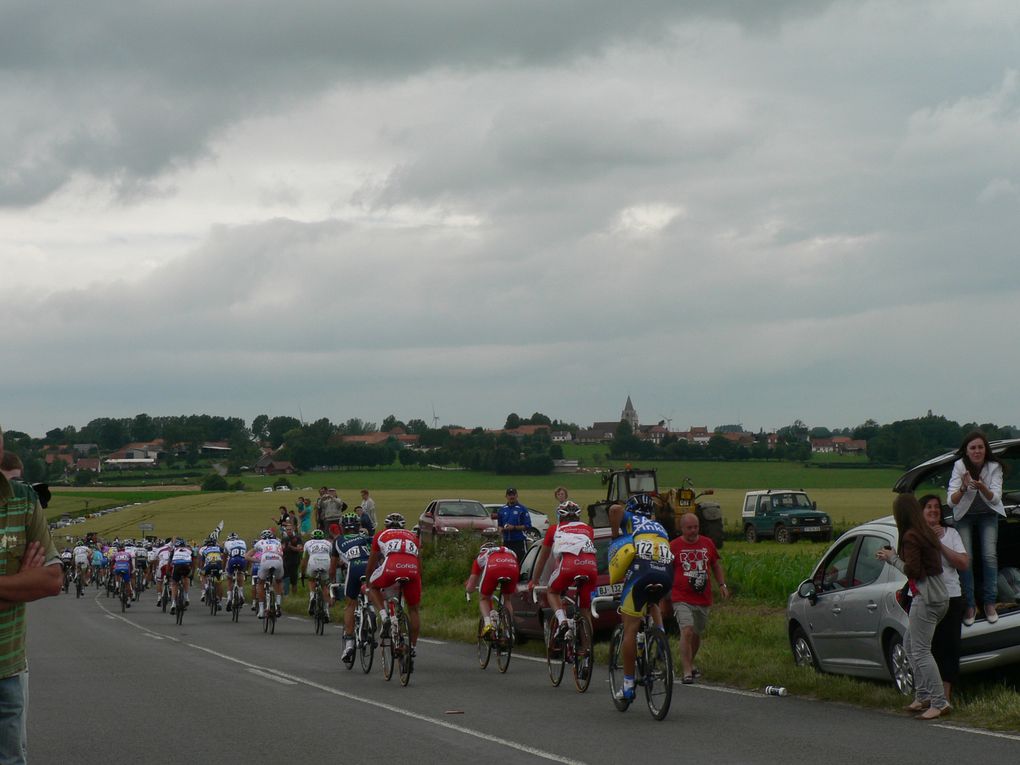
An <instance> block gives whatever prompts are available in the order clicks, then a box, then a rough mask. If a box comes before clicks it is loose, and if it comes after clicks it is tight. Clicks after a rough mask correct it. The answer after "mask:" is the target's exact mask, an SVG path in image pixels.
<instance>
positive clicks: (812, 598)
mask: <svg viewBox="0 0 1020 765" xmlns="http://www.w3.org/2000/svg"><path fill="white" fill-rule="evenodd" d="M797 594H798V595H799V596H800V597H802V598H807V599H808V601H809V602H810V603H811V605H814V604H815V603H817V602H818V588H817V587H815V583H814V582H812V581H811V580H810V579H808V580H807V581H804V582H801V583H800V587H798V588H797Z"/></svg>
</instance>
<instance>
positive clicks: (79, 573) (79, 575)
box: [74, 567, 85, 600]
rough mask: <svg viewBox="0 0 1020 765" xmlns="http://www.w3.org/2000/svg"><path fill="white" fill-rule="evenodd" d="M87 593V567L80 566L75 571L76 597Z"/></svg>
mask: <svg viewBox="0 0 1020 765" xmlns="http://www.w3.org/2000/svg"><path fill="white" fill-rule="evenodd" d="M84 595H85V569H84V568H81V567H79V568H78V569H77V570H76V571H75V572H74V599H75V600H77V599H78V598H81V597H84Z"/></svg>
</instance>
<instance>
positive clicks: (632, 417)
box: [620, 396, 638, 432]
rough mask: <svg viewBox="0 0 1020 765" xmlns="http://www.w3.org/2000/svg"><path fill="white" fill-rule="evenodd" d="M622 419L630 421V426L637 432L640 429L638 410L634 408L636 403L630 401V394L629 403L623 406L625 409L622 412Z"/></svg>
mask: <svg viewBox="0 0 1020 765" xmlns="http://www.w3.org/2000/svg"><path fill="white" fill-rule="evenodd" d="M620 419H621V420H623V421H625V422H629V423H630V427H631V429H632V430H634V431H635V432H636V431H637V429H638V418H637V412H636V411H635V410H634V405H633V404H632V403H630V396H627V403H626V404H625V405H624V407H623V411H622V412H621V413H620Z"/></svg>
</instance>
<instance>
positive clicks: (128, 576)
mask: <svg viewBox="0 0 1020 765" xmlns="http://www.w3.org/2000/svg"><path fill="white" fill-rule="evenodd" d="M113 575H114V576H119V577H120V578H121V579H123V580H124V581H125V582H130V581H131V572H130V571H126V570H124V569H122V568H119V569H115V570H114V572H113Z"/></svg>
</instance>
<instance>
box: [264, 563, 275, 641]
mask: <svg viewBox="0 0 1020 765" xmlns="http://www.w3.org/2000/svg"><path fill="white" fill-rule="evenodd" d="M275 584H276V569H275V568H271V569H270V570H269V575H268V576H267V577H266V581H265V583H264V584H263V587H264V588H265V591H264V593H263V602H264V603H265V604H266V613H265V615H264V618H263V620H262V631H263V632H267V633H269V634H270V635H275V634H276V609H277V602H276V587H275V586H274V585H275Z"/></svg>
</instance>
